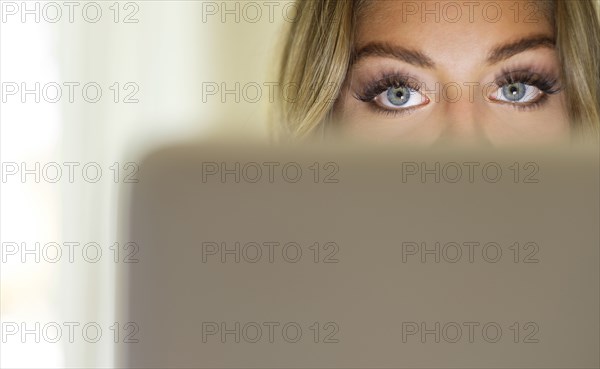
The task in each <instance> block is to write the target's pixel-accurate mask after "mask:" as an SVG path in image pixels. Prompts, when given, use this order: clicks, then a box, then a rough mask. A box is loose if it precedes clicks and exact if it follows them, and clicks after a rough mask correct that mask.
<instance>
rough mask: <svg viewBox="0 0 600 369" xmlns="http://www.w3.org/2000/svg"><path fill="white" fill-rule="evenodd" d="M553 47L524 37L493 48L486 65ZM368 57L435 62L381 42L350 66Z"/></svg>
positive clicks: (544, 40) (419, 64)
mask: <svg viewBox="0 0 600 369" xmlns="http://www.w3.org/2000/svg"><path fill="white" fill-rule="evenodd" d="M555 45H556V41H555V39H554V38H552V37H549V36H545V35H534V36H529V37H524V38H522V39H520V40H517V41H512V42H509V43H504V44H501V45H497V46H495V47H493V48H492V50H491V51H490V52H489V54H488V57H487V59H486V62H487V64H496V63H498V62H500V61H503V60H506V59H508V58H510V57H512V56H515V55H517V54H519V53H522V52H524V51H528V50H533V49H537V48H541V47H546V48H551V49H554V48H555V47H556V46H555ZM369 56H379V57H386V58H393V59H398V60H401V61H403V62H406V63H408V64H412V65H415V66H417V67H422V68H428V69H432V68H435V62H434V61H433V60H432V59H431V58H430V57H429V56H427V55H426V54H425V53H424V52H423V51H421V50H417V49H409V48H405V47H402V46H395V45H392V44H389V43H382V42H371V43H368V44H367V45H365V46H363V47H361V48H360V49H359V50H358V51H356V52H355V53H354V55H353V57H352V60H351V65H352V64H355V63H357V62H358V61H359V60H360V59H362V58H366V57H369Z"/></svg>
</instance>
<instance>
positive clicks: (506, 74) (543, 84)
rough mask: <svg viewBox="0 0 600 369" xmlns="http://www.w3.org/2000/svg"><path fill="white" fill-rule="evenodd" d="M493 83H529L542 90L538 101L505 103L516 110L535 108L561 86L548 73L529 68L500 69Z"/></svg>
mask: <svg viewBox="0 0 600 369" xmlns="http://www.w3.org/2000/svg"><path fill="white" fill-rule="evenodd" d="M494 83H495V84H496V85H497V86H498V87H503V86H505V85H509V84H513V83H524V84H526V85H531V86H534V87H537V88H538V89H539V90H540V91H542V92H543V95H542V96H541V97H540V98H539V99H538V101H535V102H532V103H526V104H514V103H507V104H508V105H510V106H512V107H514V108H515V109H518V110H531V109H535V108H537V107H539V106H541V105H542V104H544V103H545V102H546V101H547V100H548V98H549V97H550V95H553V94H556V93H559V92H560V91H561V90H562V88H561V86H560V84H559V81H558V79H557V78H555V77H552V76H551V75H550V74H546V73H535V72H532V71H530V70H506V69H503V70H502V74H501V75H500V76H499V77H497V78H496V80H495V81H494Z"/></svg>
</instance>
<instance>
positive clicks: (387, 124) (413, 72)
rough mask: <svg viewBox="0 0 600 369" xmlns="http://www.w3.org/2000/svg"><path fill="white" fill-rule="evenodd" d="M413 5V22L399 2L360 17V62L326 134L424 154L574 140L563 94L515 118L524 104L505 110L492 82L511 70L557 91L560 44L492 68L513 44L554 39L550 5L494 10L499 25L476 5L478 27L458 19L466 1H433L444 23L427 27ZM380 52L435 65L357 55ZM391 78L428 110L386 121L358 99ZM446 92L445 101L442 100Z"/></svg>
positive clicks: (465, 16) (507, 5) (465, 15)
mask: <svg viewBox="0 0 600 369" xmlns="http://www.w3.org/2000/svg"><path fill="white" fill-rule="evenodd" d="M408 2H409V3H412V4H413V6H414V4H416V5H419V4H421V5H420V8H419V10H417V13H416V14H414V15H411V14H409V12H408V10H414V8H410V9H409V8H407V6H410V5H407V4H405V3H407V1H403V0H399V1H374V2H372V3H370V4H369V5H368V7H367V8H366V9H365V10H364V11H363V12H362V13H361V14H360V15H359V17H358V21H357V28H356V36H355V50H356V51H357V52H358V53H360V54H361V56H360V57H359V58H358V59H356V60H355V62H354V63H353V64H352V65H351V66H350V68H349V72H348V75H347V78H346V80H345V81H344V86H343V88H342V92H341V94H340V96H339V98H338V100H337V101H336V104H335V106H334V123H333V124H332V125H331V126H330V127H328V130H329V129H333V130H336V131H337V132H338V133H341V134H342V135H344V136H347V137H354V138H361V139H364V138H367V139H370V140H375V141H394V142H396V141H405V142H407V143H411V144H425V145H431V144H436V143H440V142H447V141H460V142H468V143H484V144H486V145H490V144H491V145H494V146H503V145H512V144H547V143H554V142H560V141H564V140H567V139H568V136H569V122H568V118H567V110H566V104H565V92H564V91H559V92H557V93H554V94H548V95H547V96H548V98H547V99H546V100H545V102H544V103H542V104H540V105H539V106H537V107H533V106H531V104H529V107H528V108H527V109H518V108H516V107H517V106H522V107H523V106H526V105H527V104H521V105H518V104H517V103H516V102H501V101H498V99H501V98H502V97H503V96H505V95H502V92H501V90H500V92H499V87H498V85H497V84H496V83H494V82H496V81H497V80H498V78H499V76H502V75H505V74H506V73H504V72H506V71H514V70H518V71H524V70H526V71H532V72H533V73H536V74H537V75H542V74H543V75H547V76H552V77H553V78H554V79H556V80H557V81H558V84H557V85H558V87H560V79H559V76H560V73H559V71H560V62H559V58H558V54H557V51H556V50H555V48H554V47H553V45H552V44H551V43H550V44H549V43H546V44H543V43H542V44H539V45H535V46H532V47H524V48H522V49H523V50H521V49H518V50H515V49H514V48H513V50H512V51H511V52H507V53H506V52H505V53H504V54H502V53H500V55H502V57H497V58H496V59H495V60H493V61H492V62H490V60H489V57H490V55H491V53H492V51H493V50H494V49H498V48H500V47H501V46H506V45H510V44H513V45H514V44H515V42H517V41H519V40H524V39H530V38H532V39H538V40H540V39H543V38H544V37H546V38H548V39H550V40H551V41H552V40H553V39H554V37H555V35H554V33H553V27H552V25H551V23H550V21H549V20H548V19H547V18H546V17H545V16H544V14H545V13H544V12H543V10H544V9H545V8H544V5H543V4H538V3H536V7H535V8H534V7H533V5H532V4H531V1H493V3H494V4H492V5H493V6H494V8H488V13H487V14H488V20H489V19H493V18H496V12H495V8H497V7H498V6H499V7H501V9H502V16H501V17H499V20H498V21H497V22H495V23H493V22H490V21H488V20H486V18H485V17H484V16H483V11H482V9H483V8H485V7H486V3H489V2H492V1H489V2H488V1H477V5H476V7H474V8H473V11H472V18H471V19H470V15H469V8H468V7H466V6H462V7H461V11H462V15H461V16H460V17H457V13H456V10H455V9H453V8H451V7H450V5H446V4H447V3H454V4H461V2H456V1H435V2H437V3H439V4H440V5H439V9H440V11H439V12H438V14H440V17H441V18H440V19H439V22H436V21H435V15H433V14H429V15H426V17H427V18H426V22H425V23H424V22H422V20H421V17H422V14H421V11H422V10H424V8H423V5H422V4H423V2H421V1H408ZM425 3H427V4H426V5H427V6H428V9H434V4H433V3H434V2H433V1H429V2H425ZM515 4H517V5H518V6H519V17H518V19H517V20H518V21H515V20H516V19H515V17H516V15H515ZM445 6H447V8H445ZM489 6H491V5H489ZM511 7H512V8H511ZM442 9H446V12H444V11H443V10H442ZM413 12H414V11H413ZM444 14H445V15H447V17H446V18H447V19H450V18H455V19H458V21H456V22H455V23H451V22H448V21H446V20H445V18H443V17H442V15H444ZM526 16H527V17H528V18H527V19H526ZM525 20H528V21H529V22H526V21H525ZM374 43H377V44H383V45H386V47H387V48H389V49H394V48H397V47H401V48H403V49H402V50H400V52H404V51H405V50H409V51H418V52H420V53H421V54H422V55H423V56H426V57H427V58H428V60H429V61H431V62H432V64H434V65H429V66H424V65H418V63H415V62H414V60H412V62H411V60H406V58H405V57H403V56H400V57H398V55H396V54H395V55H388V54H386V53H382V52H378V53H369V52H366V53H361V52H360V50H364V48H365V47H366V46H367V45H373V44H374ZM533 44H535V42H533ZM402 55H405V54H402ZM385 73H387V74H390V73H396V74H397V73H404V74H408V75H410V76H411V80H414V81H416V82H418V83H419V84H420V85H421V86H424V88H423V89H421V90H420V92H421V93H422V95H418V94H417V95H414V94H411V96H415V99H414V100H411V101H416V102H418V103H419V104H420V103H423V104H422V105H418V106H416V107H412V108H411V110H410V111H409V112H407V113H404V114H397V115H393V114H382V113H381V112H377V111H376V109H373V107H374V106H375V105H373V104H374V103H372V102H364V101H360V100H359V99H357V98H356V97H355V96H356V95H357V94H360V93H361V92H364V91H365V86H367V85H369V83H372V82H373V81H377V80H381V79H382V77H383V76H384V74H385ZM444 86H446V90H445V91H446V93H445V94H444V93H442V88H443V87H444ZM436 89H437V92H435V91H436ZM459 89H460V90H459ZM424 90H426V91H424ZM557 90H559V88H557ZM459 91H460V94H461V95H460V96H458V95H457V94H458V93H459ZM539 92H540V91H539V90H537V91H536V89H535V88H531V89H529V90H528V94H527V96H528V97H527V99H532V97H531V96H533V95H535V96H536V98H537V97H539V96H542V95H539ZM542 94H543V92H542ZM383 95H385V96H381V95H380V97H378V98H377V99H378V101H380V103H381V102H382V101H383V102H385V99H386V97H387V94H386V93H384V94H383ZM494 98H496V99H495V100H494ZM387 101H388V103H389V100H387ZM532 101H533V100H532ZM393 108H396V106H394V105H393Z"/></svg>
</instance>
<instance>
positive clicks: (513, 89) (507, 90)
mask: <svg viewBox="0 0 600 369" xmlns="http://www.w3.org/2000/svg"><path fill="white" fill-rule="evenodd" d="M526 92H527V88H526V86H525V84H524V83H521V82H516V83H511V84H510V85H505V86H504V87H503V88H502V94H503V95H504V97H506V99H507V100H509V101H519V100H521V99H522V98H523V97H525V93H526Z"/></svg>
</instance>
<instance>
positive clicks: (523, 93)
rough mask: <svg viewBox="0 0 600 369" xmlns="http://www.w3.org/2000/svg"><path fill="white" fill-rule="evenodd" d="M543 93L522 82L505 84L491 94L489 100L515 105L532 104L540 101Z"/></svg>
mask: <svg viewBox="0 0 600 369" xmlns="http://www.w3.org/2000/svg"><path fill="white" fill-rule="evenodd" d="M542 95H543V92H542V91H541V90H540V89H539V88H537V87H535V86H532V85H527V84H525V83H523V82H515V83H509V84H505V85H504V86H501V87H500V88H498V89H497V90H496V91H494V92H493V93H492V95H491V96H490V99H492V100H496V101H504V102H509V103H515V104H526V103H533V102H536V101H537V100H539V99H540V97H541V96H542Z"/></svg>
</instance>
